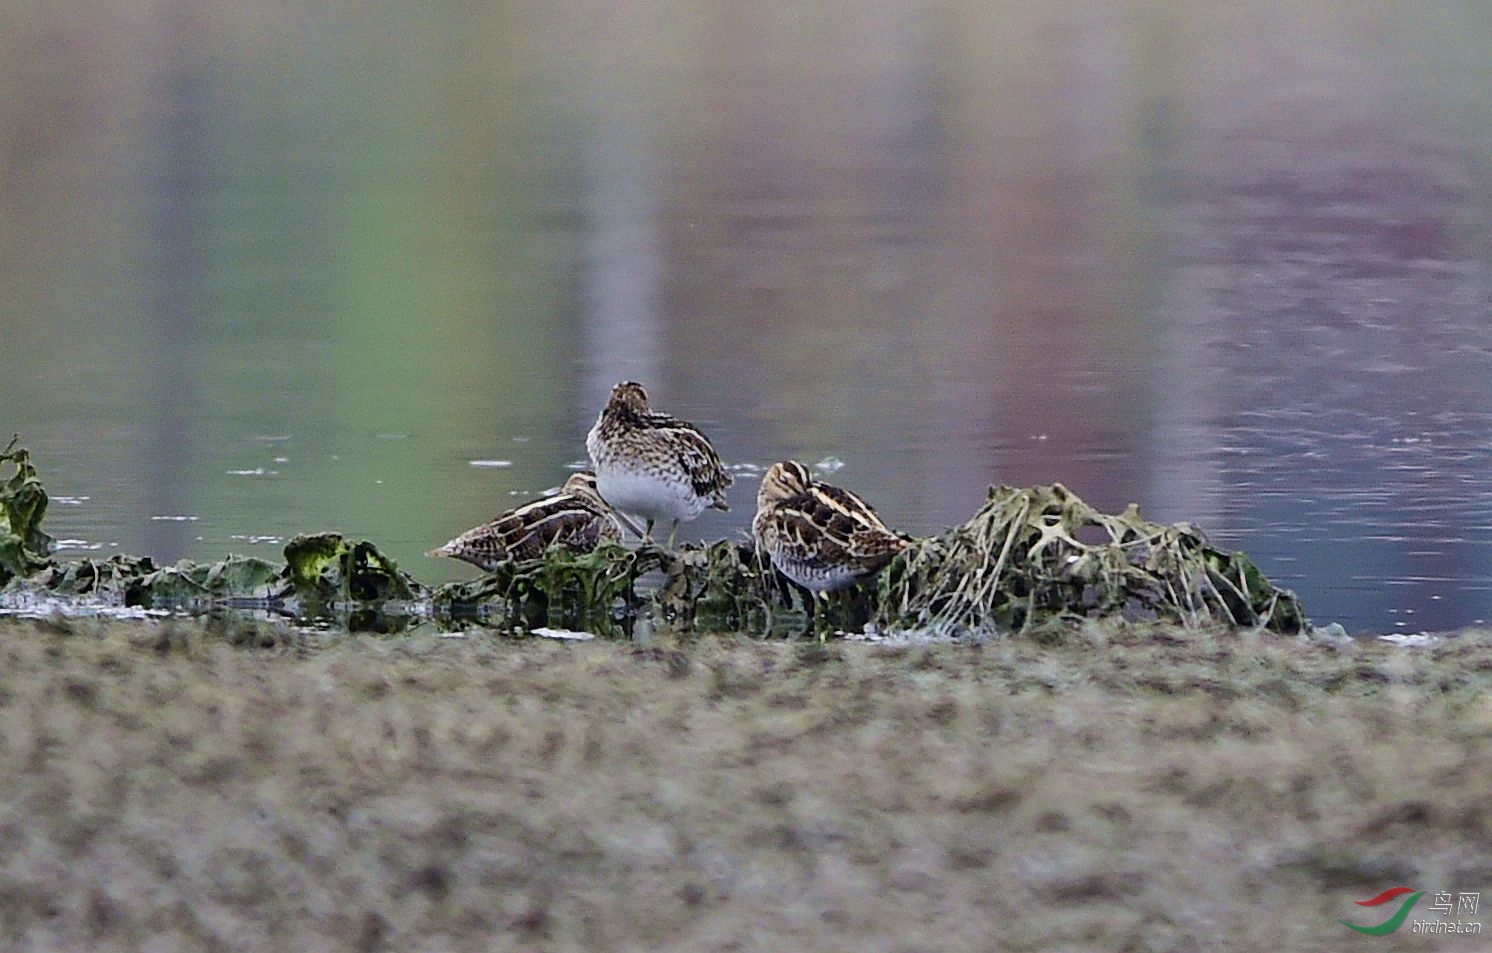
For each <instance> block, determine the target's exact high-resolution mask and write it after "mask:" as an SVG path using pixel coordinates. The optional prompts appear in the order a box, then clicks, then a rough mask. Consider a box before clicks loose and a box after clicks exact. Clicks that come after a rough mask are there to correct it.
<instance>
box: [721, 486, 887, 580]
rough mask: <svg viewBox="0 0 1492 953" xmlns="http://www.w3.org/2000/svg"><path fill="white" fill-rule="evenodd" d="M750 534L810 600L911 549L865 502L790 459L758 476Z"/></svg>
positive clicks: (876, 569)
mask: <svg viewBox="0 0 1492 953" xmlns="http://www.w3.org/2000/svg"><path fill="white" fill-rule="evenodd" d="M751 531H752V535H753V536H755V537H756V545H757V548H758V549H759V550H760V551H761V552H764V553H766V555H767V556H768V557H769V558H770V559H771V560H772V565H773V566H774V567H775V568H776V569H777V571H778V572H780V573H782V574H783V575H784V576H786V577H787V578H788V579H791V580H792V581H793V582H795V583H797V584H798V585H800V586H803V587H804V588H806V589H809V590H811V591H812V592H813V593H814V594H815V595H818V594H821V593H825V592H832V591H834V590H837V589H845V588H848V587H850V586H852V585H854V584H855V583H856V582H859V581H860V580H862V579H866V578H868V577H870V576H873V575H875V574H876V573H878V572H880V571H881V570H882V569H883V568H885V567H886V565H887V564H888V563H890V562H891V560H892V559H894V558H895V557H896V554H897V553H899V552H901V551H902V550H904V549H906V548H907V547H908V546H910V545H911V544H912V541H911V539H909V538H908V537H906V536H903V535H902V534H900V533H897V532H894V531H893V530H891V529H890V528H889V527H888V526H887V525H886V524H885V523H884V522H882V521H881V518H880V516H878V515H877V514H876V511H875V510H874V509H872V508H871V506H870V504H869V503H866V502H865V501H864V500H862V499H860V497H858V496H856V495H855V494H853V493H851V492H850V491H849V490H845V489H841V488H840V487H837V486H832V485H830V484H828V483H820V482H819V481H818V480H815V479H813V477H812V476H811V475H810V474H809V472H808V468H807V467H805V466H803V464H801V463H797V462H795V461H792V460H784V461H783V462H781V463H775V464H773V465H772V468H771V469H770V470H768V471H767V473H766V476H764V477H762V485H761V489H760V490H759V491H758V492H757V495H756V517H755V518H754V519H753V520H752V521H751Z"/></svg>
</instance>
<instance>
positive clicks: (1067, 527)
mask: <svg viewBox="0 0 1492 953" xmlns="http://www.w3.org/2000/svg"><path fill="white" fill-rule="evenodd" d="M0 463H10V464H11V465H12V466H13V467H14V468H15V473H14V474H13V475H12V476H11V477H10V478H9V479H8V480H7V481H6V482H5V483H4V484H3V485H0V585H3V586H4V587H5V588H4V593H5V594H6V595H7V596H8V597H12V602H14V599H15V598H16V597H23V596H25V595H26V594H28V593H29V594H33V595H34V594H42V595H46V596H49V597H51V598H69V599H74V600H92V601H94V602H105V603H110V604H115V605H120V606H124V607H146V608H156V609H160V608H168V609H175V610H183V611H189V612H197V611H207V610H210V609H213V608H221V607H223V606H229V607H251V608H262V609H267V610H270V611H276V612H279V613H282V614H286V615H291V616H296V617H299V618H316V617H321V618H325V617H326V616H327V614H328V613H329V612H330V611H331V610H335V611H337V612H340V613H341V614H342V615H341V617H342V618H343V619H345V620H346V624H347V625H348V627H349V628H356V629H361V630H373V631H397V630H398V629H399V628H400V627H401V626H400V625H399V624H390V623H389V621H388V620H387V618H385V616H386V615H387V614H390V613H392V614H394V615H397V616H399V617H400V618H415V619H418V618H420V617H425V616H434V617H435V618H436V619H439V620H451V621H453V622H455V623H457V624H460V623H462V622H463V621H464V620H472V619H475V620H477V621H478V622H480V623H481V624H483V625H485V626H488V627H493V628H499V629H503V630H513V631H524V632H532V631H534V630H537V629H550V630H563V631H583V632H591V633H595V634H597V635H602V636H612V637H619V636H627V635H634V634H635V632H636V628H637V627H638V626H639V625H643V626H645V627H647V628H648V629H654V628H656V629H669V630H675V631H701V632H746V633H750V634H756V635H767V634H774V633H782V632H788V633H792V632H801V631H804V630H805V629H813V630H816V631H817V632H819V633H820V634H821V635H822V634H828V633H830V632H856V633H859V632H872V633H875V632H879V633H887V632H897V631H909V630H915V631H919V632H927V633H930V634H932V635H936V636H942V637H958V636H975V637H981V636H987V635H994V634H998V633H1008V632H1022V631H1030V630H1033V629H1045V628H1049V627H1051V626H1053V625H1059V626H1060V625H1078V624H1082V623H1084V622H1086V621H1089V620H1094V619H1120V620H1124V621H1133V622H1142V621H1143V622H1160V623H1166V624H1171V625H1177V626H1182V627H1188V628H1204V627H1208V628H1215V627H1217V626H1223V627H1231V628H1235V629H1258V630H1266V631H1271V632H1276V633H1281V634H1293V633H1298V632H1303V631H1306V630H1307V629H1308V624H1307V622H1306V619H1305V615H1304V613H1303V611H1302V609H1301V606H1300V603H1299V600H1298V599H1297V598H1296V596H1295V594H1294V593H1292V592H1290V591H1288V590H1284V589H1279V588H1277V587H1275V586H1274V585H1273V584H1272V583H1270V582H1269V580H1268V579H1266V578H1265V577H1264V575H1263V574H1262V573H1261V572H1260V571H1259V570H1258V568H1257V567H1255V566H1254V564H1253V562H1252V561H1251V560H1250V559H1249V558H1248V557H1247V556H1246V555H1245V554H1243V553H1239V552H1231V553H1230V552H1225V551H1223V550H1220V549H1217V548H1216V547H1213V546H1212V545H1211V544H1209V543H1208V542H1207V539H1206V537H1205V536H1204V535H1203V534H1202V533H1201V531H1200V530H1198V529H1196V528H1194V527H1192V526H1191V525H1189V524H1187V523H1177V524H1172V525H1165V524H1158V523H1152V522H1149V521H1147V520H1145V519H1143V518H1141V516H1140V515H1139V511H1138V509H1137V507H1135V506H1134V505H1131V506H1130V507H1129V508H1128V509H1126V510H1125V511H1124V512H1123V513H1120V514H1118V515H1112V514H1106V513H1101V512H1099V511H1098V510H1095V509H1094V508H1092V507H1091V506H1089V505H1088V504H1086V503H1084V502H1083V501H1082V500H1081V499H1080V498H1079V497H1077V496H1076V495H1075V494H1073V493H1072V492H1071V491H1070V490H1068V489H1067V488H1066V487H1064V486H1062V485H1061V484H1054V485H1052V486H1040V487H1028V488H1012V487H1006V486H1001V487H997V488H991V490H990V492H989V497H988V499H987V501H986V502H985V505H984V506H983V507H982V508H981V509H980V510H979V511H978V512H977V513H975V514H974V516H973V517H972V518H970V519H969V520H968V522H966V523H963V524H962V525H960V526H956V527H953V528H952V529H950V530H948V531H946V532H944V533H942V534H940V535H938V536H932V537H927V538H923V539H919V540H918V541H917V543H916V545H915V546H913V547H912V548H910V549H909V550H907V551H906V552H905V553H903V554H901V555H899V556H898V557H897V558H896V560H895V561H894V562H892V563H891V565H890V566H888V567H887V568H886V569H885V570H884V571H882V572H881V573H880V574H879V576H877V577H875V578H873V579H871V580H869V581H868V582H866V583H864V584H861V585H859V586H856V587H854V588H851V589H848V590H845V591H843V592H839V593H833V594H831V595H829V596H827V597H820V598H818V599H815V598H814V597H813V596H812V595H811V594H809V593H808V592H807V591H806V590H801V589H799V588H798V587H796V586H794V585H793V584H791V583H789V582H788V581H787V580H786V579H784V578H783V577H781V576H780V575H778V574H777V573H776V572H774V571H773V570H772V569H771V567H770V565H769V564H768V563H767V562H766V560H763V559H760V558H758V555H757V553H756V550H755V547H754V546H753V545H752V543H751V542H750V541H747V540H722V541H718V542H714V543H700V544H684V545H682V546H679V547H678V548H677V549H675V550H665V549H663V548H661V547H659V546H656V545H654V544H651V543H646V544H644V545H642V546H639V547H638V548H635V549H628V548H626V547H624V546H621V545H618V544H614V543H611V544H603V545H601V546H599V547H597V548H596V549H595V550H593V551H591V552H584V553H582V552H576V551H572V550H570V549H568V548H566V547H564V546H554V547H551V548H550V550H549V551H548V552H546V553H545V554H544V555H543V556H542V557H540V558H537V559H529V560H520V561H513V562H508V563H504V564H502V565H500V566H498V567H497V568H496V569H495V570H493V571H492V572H489V573H487V574H485V575H483V576H482V577H480V578H478V579H475V580H472V581H469V582H459V583H449V584H446V585H444V586H440V587H438V588H435V589H431V588H429V587H426V586H424V585H422V584H420V583H419V582H417V581H416V580H415V579H413V578H412V577H411V576H410V575H409V574H408V573H406V572H404V571H402V570H400V569H399V567H398V566H397V564H396V563H395V562H394V561H393V560H392V559H390V558H388V557H387V556H385V555H384V554H383V553H381V552H380V551H379V550H378V548H377V547H376V546H375V545H374V544H373V543H371V542H368V541H366V540H353V539H347V538H345V537H343V536H342V535H340V534H337V533H317V534H308V535H301V536H297V537H295V538H294V539H292V540H291V541H290V542H289V543H288V544H286V546H285V548H284V562H283V563H274V562H270V561H268V560H264V559H260V558H257V557H246V556H229V557H228V558H226V559H224V560H222V561H219V562H215V563H208V564H198V563H194V562H191V561H182V562H180V563H177V564H175V565H173V566H164V567H158V566H156V565H155V564H154V563H153V562H152V561H151V560H150V559H149V558H148V557H136V556H126V555H118V556H114V557H111V558H109V559H106V560H94V559H80V560H76V561H71V562H62V563H59V562H57V561H56V560H54V559H53V558H52V555H51V548H52V541H51V538H50V537H48V536H47V535H46V534H45V533H44V532H43V531H42V529H41V523H42V517H43V516H44V515H45V513H46V507H47V495H46V491H45V489H44V488H43V486H42V484H41V481H40V479H39V477H38V475H37V471H36V468H35V467H34V466H33V465H32V463H31V461H30V457H29V455H28V454H27V452H26V450H25V449H23V448H20V447H18V446H17V441H16V440H14V439H13V440H12V441H11V442H10V444H9V445H8V446H7V447H6V448H5V450H4V451H3V453H0Z"/></svg>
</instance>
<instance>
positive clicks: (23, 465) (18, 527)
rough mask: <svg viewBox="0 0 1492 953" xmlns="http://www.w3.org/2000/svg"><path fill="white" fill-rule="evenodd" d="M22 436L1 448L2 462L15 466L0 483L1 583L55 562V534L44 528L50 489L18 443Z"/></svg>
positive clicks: (16, 437) (0, 460) (29, 573)
mask: <svg viewBox="0 0 1492 953" xmlns="http://www.w3.org/2000/svg"><path fill="white" fill-rule="evenodd" d="M20 439H21V438H20V436H19V435H17V436H14V437H11V438H10V443H8V444H6V445H5V449H4V450H0V464H4V463H9V464H11V465H12V466H13V467H15V472H14V473H12V474H11V475H10V477H9V479H7V480H6V481H5V483H4V484H0V585H4V584H5V583H7V582H9V581H10V580H11V579H13V578H15V577H17V576H29V575H31V574H32V573H34V572H37V571H39V570H42V569H46V568H47V567H49V566H51V565H52V537H50V536H48V535H47V534H46V533H44V532H42V528H41V521H42V519H43V517H45V516H46V515H47V491H46V489H45V488H43V487H42V485H41V478H40V477H39V476H38V475H37V472H36V467H35V466H34V465H33V464H32V463H31V455H30V454H29V453H27V452H26V448H25V447H18V446H16V444H17V443H19V442H20Z"/></svg>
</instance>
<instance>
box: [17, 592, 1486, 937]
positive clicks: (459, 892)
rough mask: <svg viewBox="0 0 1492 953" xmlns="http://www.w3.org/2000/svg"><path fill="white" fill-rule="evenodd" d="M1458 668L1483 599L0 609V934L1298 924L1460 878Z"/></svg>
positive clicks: (1315, 930) (900, 932)
mask: <svg viewBox="0 0 1492 953" xmlns="http://www.w3.org/2000/svg"><path fill="white" fill-rule="evenodd" d="M245 635H247V636H251V637H249V638H244V636H245ZM235 639H237V640H239V641H247V642H251V643H253V642H257V643H259V644H260V645H261V647H258V648H250V647H243V646H241V645H234V644H230V643H231V642H232V641H233V640H235ZM264 646H267V647H264ZM1489 682H1492V635H1489V634H1488V633H1486V632H1467V633H1463V634H1461V635H1460V636H1459V637H1457V638H1454V639H1449V640H1445V641H1443V642H1441V643H1439V644H1437V645H1434V646H1429V647H1422V648H1413V649H1408V648H1401V647H1397V646H1392V645H1388V644H1386V643H1381V642H1358V643H1353V644H1350V645H1347V646H1343V647H1330V646H1324V645H1317V644H1310V643H1307V642H1304V641H1302V640H1297V639H1293V638H1279V637H1273V636H1241V635H1235V634H1227V633H1187V632H1181V631H1177V630H1169V631H1155V630H1145V629H1138V628H1126V629H1101V628H1097V627H1095V628H1092V629H1090V630H1087V631H1084V632H1077V633H1070V634H1053V635H1052V636H1051V637H1049V638H1046V639H1041V640H1038V639H1032V638H1013V639H1009V640H1004V641H999V642H995V643H992V644H989V645H986V646H983V647H972V646H967V645H929V646H919V647H886V646H876V645H858V644H832V643H831V644H830V645H828V646H823V647H820V646H818V645H814V644H802V643H782V642H758V641H749V640H744V639H733V638H704V639H700V640H698V641H695V642H688V643H677V644H667V645H660V646H654V647H649V648H642V649H640V648H638V647H636V646H634V645H631V644H621V643H608V642H602V641H596V642H588V643H581V644H568V643H566V644H561V643H555V642H550V641H540V640H527V641H513V640H506V639H499V638H495V637H492V636H487V635H473V636H470V637H466V638H458V639H450V638H436V637H433V636H432V637H414V638H385V639H378V638H371V637H348V638H346V639H344V640H341V641H338V642H336V643H335V644H331V645H325V646H321V645H311V644H308V643H305V642H303V641H302V640H301V639H300V637H297V636H293V635H291V634H289V633H288V632H286V631H284V630H272V629H268V628H261V629H258V630H254V631H252V632H247V633H245V632H243V631H229V632H226V633H225V632H224V631H221V630H211V631H210V630H207V629H204V628H203V627H202V626H199V625H196V624H184V623H179V622H168V623H157V622H143V623H119V622H110V623H71V624H51V623H30V622H15V621H6V622H0V719H3V726H4V731H3V740H0V812H3V813H0V947H4V948H7V949H22V950H30V949H38V950H40V949H151V950H197V949H235V950H284V949H303V950H322V949H326V950H331V949H353V950H379V949H388V950H424V949H429V950H446V949H449V950H506V949H512V950H519V949H524V950H530V949H538V950H604V949H638V950H643V949H648V950H653V949H656V950H757V949H760V950H780V949H797V950H841V949H842V950H858V951H865V950H886V951H911V950H939V951H946V950H990V949H1012V950H1022V949H1030V950H1036V949H1064V950H1190V949H1245V950H1248V949H1259V950H1264V949H1269V950H1317V949H1319V950H1336V949H1341V948H1343V946H1344V945H1345V944H1347V943H1349V942H1354V941H1360V938H1359V937H1358V936H1357V935H1355V934H1352V933H1351V932H1350V931H1348V930H1347V929H1346V928H1345V927H1343V926H1341V925H1340V924H1339V923H1338V922H1337V920H1338V918H1343V919H1348V920H1351V921H1352V922H1354V923H1363V924H1370V923H1376V922H1379V921H1380V920H1382V919H1384V917H1383V916H1380V915H1378V914H1379V912H1380V911H1381V910H1383V909H1385V908H1374V909H1369V910H1365V909H1364V908H1361V907H1356V906H1354V904H1353V902H1352V901H1354V900H1360V899H1364V898H1367V897H1370V896H1373V895H1375V894H1377V893H1379V892H1380V891H1382V890H1384V889H1385V888H1387V887H1391V886H1395V885H1399V884H1403V885H1407V886H1410V887H1412V888H1414V889H1415V890H1421V889H1425V890H1430V891H1436V890H1451V891H1458V890H1459V891H1480V890H1482V889H1483V888H1484V887H1486V886H1487V885H1488V884H1492V860H1488V858H1489V857H1492V813H1489V812H1488V810H1487V805H1488V803H1492V744H1489V742H1492V695H1489V694H1488V692H1487V687H1488V683H1489ZM1487 899H1488V901H1489V902H1492V897H1489V898H1487ZM1428 902H1429V901H1425V903H1428ZM1416 913H1417V915H1419V916H1421V917H1427V916H1428V913H1427V912H1426V911H1425V910H1417V911H1416ZM1488 919H1492V916H1488ZM1370 942H1372V943H1373V944H1374V945H1375V949H1389V950H1391V949H1414V950H1435V949H1447V950H1451V949H1455V950H1464V949H1476V948H1480V947H1479V946H1478V944H1480V943H1482V942H1484V941H1483V939H1482V938H1472V937H1442V936H1433V937H1432V936H1424V935H1411V933H1410V930H1409V927H1408V926H1406V927H1405V928H1404V929H1402V930H1400V931H1399V932H1398V933H1396V934H1394V935H1393V936H1389V937H1386V938H1382V939H1377V940H1372V941H1370Z"/></svg>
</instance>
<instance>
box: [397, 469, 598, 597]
mask: <svg viewBox="0 0 1492 953" xmlns="http://www.w3.org/2000/svg"><path fill="white" fill-rule="evenodd" d="M620 540H621V532H620V530H619V529H618V527H617V523H616V520H615V516H614V514H613V513H612V511H611V508H610V507H608V506H607V505H606V501H605V500H603V499H602V498H601V495H600V494H599V493H597V492H596V476H595V474H593V473H590V472H588V471H584V470H582V471H580V472H579V473H575V474H572V475H571V476H570V478H569V479H568V480H566V481H565V485H564V486H563V487H562V488H561V489H560V492H558V493H555V494H553V495H552V496H546V497H542V498H540V499H537V500H534V501H533V502H531V503H525V504H524V505H523V506H520V507H518V508H517V509H514V510H509V511H508V512H506V513H504V514H503V515H501V516H499V517H497V518H496V519H494V520H492V521H490V522H488V523H483V524H482V525H481V526H478V527H476V528H474V529H469V530H467V531H466V532H464V533H462V534H461V535H460V536H457V537H456V538H455V539H453V540H451V541H450V542H448V543H446V544H445V545H444V546H441V547H439V548H437V549H432V550H430V552H429V553H427V554H426V555H428V556H450V557H452V558H453V559H460V560H464V561H466V562H469V563H471V564H472V565H474V566H479V567H481V568H482V569H485V570H487V571H489V572H490V571H491V570H493V569H496V568H497V567H498V566H500V565H501V564H503V563H505V562H507V561H508V560H510V559H537V558H538V557H540V556H542V555H544V551H545V550H546V549H548V548H549V547H550V546H551V545H553V544H554V543H564V544H565V545H566V546H569V547H570V548H571V549H574V550H576V551H578V552H586V553H588V552H590V551H591V550H593V549H595V548H596V547H597V546H598V545H600V544H601V543H614V542H619V541H620Z"/></svg>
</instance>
